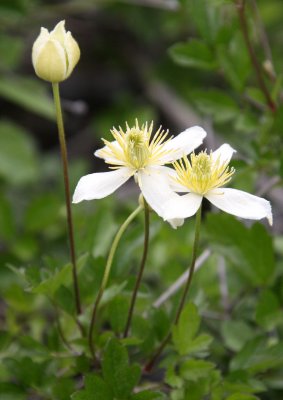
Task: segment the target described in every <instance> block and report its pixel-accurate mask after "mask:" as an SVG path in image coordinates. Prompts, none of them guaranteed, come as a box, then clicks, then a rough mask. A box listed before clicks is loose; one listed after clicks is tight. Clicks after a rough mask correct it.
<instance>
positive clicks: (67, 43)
mask: <svg viewBox="0 0 283 400" xmlns="http://www.w3.org/2000/svg"><path fill="white" fill-rule="evenodd" d="M79 58H80V49H79V46H78V44H77V42H76V41H75V39H74V38H73V37H72V34H71V32H66V30H65V21H61V22H59V23H58V24H57V25H56V26H55V28H54V29H53V31H51V32H50V33H49V32H48V30H47V29H45V28H41V32H40V35H39V36H38V38H37V39H36V41H35V42H34V44H33V48H32V63H33V67H34V69H35V73H36V75H37V76H38V77H39V78H41V79H44V80H45V81H48V82H52V83H58V82H61V81H64V80H65V79H67V78H68V77H69V76H70V75H71V73H72V71H73V69H74V68H75V66H76V64H77V63H78V61H79Z"/></svg>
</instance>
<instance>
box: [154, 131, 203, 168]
mask: <svg viewBox="0 0 283 400" xmlns="http://www.w3.org/2000/svg"><path fill="white" fill-rule="evenodd" d="M205 137H206V132H205V130H204V129H202V128H201V127H200V126H193V127H191V128H188V129H186V130H185V131H184V132H181V133H180V134H179V135H178V136H176V137H174V138H173V139H171V140H170V141H169V142H168V143H165V145H164V150H165V151H170V153H168V154H166V155H164V156H163V157H161V158H160V162H161V163H164V164H165V163H169V162H172V161H175V160H178V159H179V158H181V157H183V156H185V155H187V154H189V153H191V152H192V151H193V150H194V149H195V148H196V147H198V146H200V145H201V144H202V142H203V139H204V138H205ZM171 151H172V152H171Z"/></svg>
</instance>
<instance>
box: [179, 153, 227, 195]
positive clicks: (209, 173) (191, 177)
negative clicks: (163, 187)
mask: <svg viewBox="0 0 283 400" xmlns="http://www.w3.org/2000/svg"><path fill="white" fill-rule="evenodd" d="M173 165H174V168H175V170H176V172H177V178H176V181H177V182H178V183H180V184H181V185H183V186H186V187H187V188H188V189H189V191H190V192H194V193H198V194H201V195H205V194H206V193H207V192H209V191H210V190H213V189H216V188H219V187H222V186H224V185H225V184H226V183H228V182H229V181H230V180H231V177H232V175H233V174H234V172H235V170H234V168H229V166H228V162H224V163H223V162H221V161H220V158H219V157H218V158H217V159H216V160H213V155H212V153H210V154H207V152H206V151H202V152H200V153H199V154H197V155H196V154H195V153H192V154H191V156H190V160H189V159H188V158H187V157H184V158H183V159H182V160H180V161H176V162H175V163H173Z"/></svg>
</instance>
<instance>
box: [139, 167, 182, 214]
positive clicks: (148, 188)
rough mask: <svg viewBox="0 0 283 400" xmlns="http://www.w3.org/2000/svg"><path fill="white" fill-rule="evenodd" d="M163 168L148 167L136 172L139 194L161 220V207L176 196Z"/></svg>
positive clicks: (162, 210) (162, 209) (162, 211)
mask: <svg viewBox="0 0 283 400" xmlns="http://www.w3.org/2000/svg"><path fill="white" fill-rule="evenodd" d="M163 168H164V167H151V168H150V167H148V168H146V169H144V170H141V171H138V172H137V177H138V183H139V186H140V189H141V192H142V194H143V196H144V198H145V200H146V201H147V202H148V204H149V205H150V207H151V208H152V209H153V210H154V211H155V212H156V213H157V214H158V215H159V216H160V217H162V218H163V214H164V208H163V205H164V204H165V203H166V202H167V201H168V199H170V198H171V197H175V196H177V195H176V193H174V192H173V190H172V189H171V188H170V186H169V181H168V176H167V173H166V171H164V169H163Z"/></svg>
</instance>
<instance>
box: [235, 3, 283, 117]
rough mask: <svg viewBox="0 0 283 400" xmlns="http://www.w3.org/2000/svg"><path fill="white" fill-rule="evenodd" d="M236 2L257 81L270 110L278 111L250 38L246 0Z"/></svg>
mask: <svg viewBox="0 0 283 400" xmlns="http://www.w3.org/2000/svg"><path fill="white" fill-rule="evenodd" d="M235 4H236V7H237V9H238V15H239V20H240V25H241V29H242V33H243V36H244V40H245V42H246V46H247V49H248V53H249V56H250V60H251V63H252V65H253V67H254V71H255V74H256V77H257V81H258V85H259V87H260V90H261V91H262V93H263V95H264V97H265V99H266V102H267V105H268V107H269V108H270V110H271V111H272V112H275V111H276V104H275V102H274V101H273V100H272V98H271V95H270V93H269V91H268V89H267V86H266V84H265V81H264V78H263V74H262V68H261V65H260V63H259V62H258V59H257V56H256V53H255V50H254V47H253V45H252V42H251V40H250V36H249V29H248V24H247V21H246V15H245V6H246V1H245V0H235Z"/></svg>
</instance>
